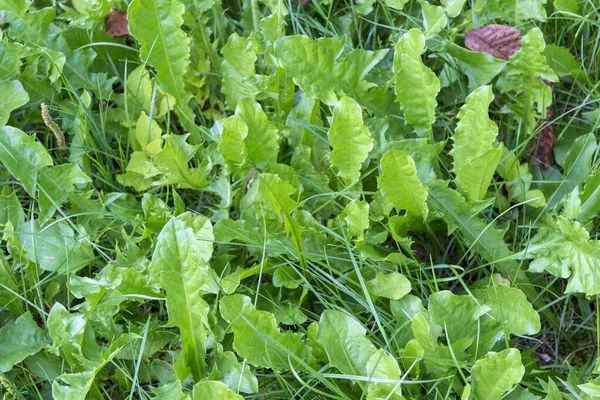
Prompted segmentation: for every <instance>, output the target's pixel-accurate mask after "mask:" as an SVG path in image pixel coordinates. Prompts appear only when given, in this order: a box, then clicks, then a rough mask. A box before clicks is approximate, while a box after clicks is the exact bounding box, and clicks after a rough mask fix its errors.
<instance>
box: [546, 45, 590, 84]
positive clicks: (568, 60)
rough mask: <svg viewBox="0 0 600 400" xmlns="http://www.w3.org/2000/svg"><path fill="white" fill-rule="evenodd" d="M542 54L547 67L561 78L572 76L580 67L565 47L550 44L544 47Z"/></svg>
mask: <svg viewBox="0 0 600 400" xmlns="http://www.w3.org/2000/svg"><path fill="white" fill-rule="evenodd" d="M542 54H544V57H546V61H547V62H548V66H549V67H550V68H552V70H554V72H556V75H557V76H559V77H561V78H562V77H563V76H568V75H572V74H573V73H574V72H576V71H578V70H579V69H581V65H580V64H579V62H578V61H577V59H576V58H575V56H573V54H571V52H570V51H569V49H567V48H565V47H561V46H556V45H553V44H551V45H548V46H546V48H545V49H544V51H543V52H542Z"/></svg>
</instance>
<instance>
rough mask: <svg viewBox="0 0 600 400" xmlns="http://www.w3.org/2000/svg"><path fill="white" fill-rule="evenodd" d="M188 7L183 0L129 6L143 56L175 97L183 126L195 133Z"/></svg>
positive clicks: (142, 0)
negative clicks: (188, 86)
mask: <svg viewBox="0 0 600 400" xmlns="http://www.w3.org/2000/svg"><path fill="white" fill-rule="evenodd" d="M183 13H184V6H183V4H182V3H181V2H180V1H179V0H133V1H132V2H131V4H130V5H129V13H128V18H129V29H130V30H131V33H132V34H133V36H134V37H135V39H136V40H137V41H138V42H139V43H140V45H141V59H143V60H147V62H148V64H150V65H151V66H153V67H154V68H155V69H156V78H157V79H158V81H159V82H160V85H161V87H162V89H163V90H164V91H165V92H167V93H169V94H170V95H171V96H173V98H174V99H175V103H176V107H177V109H178V111H179V119H180V122H181V123H182V125H183V126H184V127H185V128H186V129H187V130H188V131H189V132H195V131H196V130H197V127H196V126H195V122H194V118H195V117H194V113H193V112H192V110H191V109H190V107H189V104H188V103H189V101H190V99H191V98H192V95H191V94H189V93H187V92H186V91H185V88H184V83H183V76H184V74H185V71H186V69H187V67H188V64H189V62H190V46H189V42H188V38H187V36H186V34H185V32H184V31H183V30H182V29H181V25H182V24H183Z"/></svg>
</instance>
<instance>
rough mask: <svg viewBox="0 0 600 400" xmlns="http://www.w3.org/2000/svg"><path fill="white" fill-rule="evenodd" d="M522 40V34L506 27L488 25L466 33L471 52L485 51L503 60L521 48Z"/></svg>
mask: <svg viewBox="0 0 600 400" xmlns="http://www.w3.org/2000/svg"><path fill="white" fill-rule="evenodd" d="M520 40H521V32H519V30H518V29H517V28H513V27H512V26H506V25H498V24H492V25H486V26H482V27H481V28H477V29H473V30H472V31H468V32H465V46H466V47H467V48H468V49H469V50H473V51H480V52H481V51H484V52H486V53H489V54H491V55H493V56H494V57H497V58H501V59H503V60H508V58H509V57H510V56H512V55H513V54H515V53H516V52H517V50H519V49H520V48H521V42H520Z"/></svg>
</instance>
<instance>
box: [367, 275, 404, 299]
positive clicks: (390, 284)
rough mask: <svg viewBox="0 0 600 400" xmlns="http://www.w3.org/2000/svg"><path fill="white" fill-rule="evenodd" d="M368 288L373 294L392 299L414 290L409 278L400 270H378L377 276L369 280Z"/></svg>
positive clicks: (399, 297)
mask: <svg viewBox="0 0 600 400" xmlns="http://www.w3.org/2000/svg"><path fill="white" fill-rule="evenodd" d="M367 288H368V289H369V293H371V294H372V295H373V296H379V297H385V298H386V299H392V300H399V299H401V298H403V297H404V296H406V295H407V294H409V293H410V291H411V290H412V287H411V285H410V282H409V280H408V279H407V278H406V277H405V276H404V275H402V274H399V273H398V272H392V273H390V274H382V273H381V272H377V273H376V274H375V278H373V279H371V280H370V281H367Z"/></svg>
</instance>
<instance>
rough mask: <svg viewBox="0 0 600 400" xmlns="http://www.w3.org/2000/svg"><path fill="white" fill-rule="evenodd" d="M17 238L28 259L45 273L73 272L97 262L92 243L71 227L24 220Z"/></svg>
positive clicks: (18, 228) (62, 224) (63, 224)
mask: <svg viewBox="0 0 600 400" xmlns="http://www.w3.org/2000/svg"><path fill="white" fill-rule="evenodd" d="M16 236H17V238H18V239H19V243H20V244H21V247H22V248H23V250H25V251H26V254H25V256H26V257H27V259H28V260H30V261H32V262H34V263H36V265H37V266H38V267H39V268H41V269H43V270H44V271H56V272H58V273H66V272H67V271H69V272H71V273H73V272H76V271H78V270H80V269H81V268H83V267H85V266H87V265H88V264H89V263H91V262H92V261H94V260H95V258H96V257H95V256H94V253H93V252H92V246H91V243H90V241H89V240H88V239H87V238H86V237H85V236H80V235H76V234H75V231H74V230H73V228H71V226H70V225H69V224H67V223H66V222H63V221H51V222H50V223H47V224H45V225H44V226H42V225H41V223H40V221H39V220H37V219H35V220H30V221H25V222H24V223H23V224H21V225H19V226H18V227H17V232H16Z"/></svg>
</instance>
